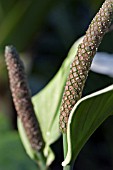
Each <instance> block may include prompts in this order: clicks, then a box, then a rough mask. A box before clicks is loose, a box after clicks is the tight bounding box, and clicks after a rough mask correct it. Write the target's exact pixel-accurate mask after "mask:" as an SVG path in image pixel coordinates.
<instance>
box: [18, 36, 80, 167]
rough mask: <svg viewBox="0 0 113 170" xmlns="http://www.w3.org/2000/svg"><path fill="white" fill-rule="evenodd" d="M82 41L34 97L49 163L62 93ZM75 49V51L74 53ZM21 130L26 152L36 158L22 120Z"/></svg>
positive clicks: (57, 126)
mask: <svg viewBox="0 0 113 170" xmlns="http://www.w3.org/2000/svg"><path fill="white" fill-rule="evenodd" d="M81 41H82V38H80V39H79V40H78V41H77V42H76V43H75V44H74V48H72V49H71V50H70V52H69V54H68V57H67V58H66V59H65V61H64V63H63V64H62V66H61V68H60V70H59V71H58V73H57V74H56V75H55V77H54V78H53V79H52V80H51V81H50V83H49V84H48V85H47V86H46V87H45V88H44V89H43V90H42V91H41V92H40V93H38V94H36V95H35V96H34V97H33V98H32V101H33V104H34V109H35V113H36V116H37V119H38V121H39V123H40V127H41V130H42V134H43V138H44V141H45V144H46V145H45V149H44V154H45V156H46V157H47V158H48V159H47V164H50V163H51V162H52V161H53V159H54V156H53V153H52V151H51V149H50V145H51V144H52V143H54V142H55V141H56V140H57V139H58V138H59V136H60V131H59V110H60V105H61V100H62V95H63V91H64V86H65V83H66V79H67V76H68V74H69V69H70V63H71V61H72V60H73V58H74V53H76V52H77V47H78V45H79V43H80V42H81ZM73 50H74V53H73ZM18 127H19V132H20V135H21V138H22V141H23V144H24V147H25V149H26V152H27V153H28V154H29V156H30V157H31V158H32V159H36V157H35V156H34V152H33V151H32V149H31V147H30V145H29V143H28V139H27V137H26V135H25V132H24V130H23V127H22V123H21V121H18Z"/></svg>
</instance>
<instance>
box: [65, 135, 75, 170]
mask: <svg viewBox="0 0 113 170" xmlns="http://www.w3.org/2000/svg"><path fill="white" fill-rule="evenodd" d="M63 150H64V159H65V157H66V155H67V150H68V144H67V134H63ZM63 170H73V164H69V165H67V166H64V167H63Z"/></svg>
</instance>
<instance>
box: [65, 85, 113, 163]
mask: <svg viewBox="0 0 113 170" xmlns="http://www.w3.org/2000/svg"><path fill="white" fill-rule="evenodd" d="M112 114H113V85H111V86H109V87H107V88H105V89H102V90H100V91H98V92H95V93H92V94H90V95H88V96H86V97H83V98H82V99H80V100H79V101H78V102H77V103H76V104H75V106H74V108H73V109H72V111H71V114H70V116H69V123H68V129H67V142H68V151H67V155H66V158H65V160H64V162H63V163H62V165H63V166H66V165H68V164H70V163H71V162H73V161H74V160H75V159H76V157H77V155H78V154H79V152H80V150H81V149H82V147H83V146H84V144H85V143H86V142H87V140H88V139H89V138H90V136H91V135H92V134H93V132H94V131H95V130H96V129H97V128H98V127H99V126H100V125H101V124H102V123H103V121H104V120H105V119H106V118H108V116H110V115H112Z"/></svg>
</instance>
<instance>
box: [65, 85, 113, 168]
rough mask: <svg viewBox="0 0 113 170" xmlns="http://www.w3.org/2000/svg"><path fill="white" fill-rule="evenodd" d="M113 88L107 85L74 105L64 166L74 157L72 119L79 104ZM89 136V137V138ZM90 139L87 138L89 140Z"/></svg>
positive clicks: (69, 123) (69, 122)
mask: <svg viewBox="0 0 113 170" xmlns="http://www.w3.org/2000/svg"><path fill="white" fill-rule="evenodd" d="M112 90H113V85H110V86H108V87H106V88H104V89H102V90H99V91H97V92H94V93H92V94H89V95H87V96H85V97H83V98H81V99H80V100H79V101H78V102H77V103H76V104H75V106H74V107H73V109H72V111H71V113H70V116H69V120H68V127H67V143H68V151H67V155H66V158H65V160H64V161H63V162H62V166H66V165H68V164H69V163H70V162H71V158H72V150H71V148H72V147H71V121H72V118H73V116H74V115H75V114H76V110H77V108H78V106H79V105H80V104H81V103H82V102H84V101H85V100H87V99H90V98H92V97H95V96H98V95H101V94H103V93H107V92H108V91H112ZM99 126H100V125H99ZM99 126H98V127H99ZM92 134H93V132H92ZM92 134H91V135H92ZM89 138H90V137H89ZM89 138H88V139H89ZM88 139H87V140H88Z"/></svg>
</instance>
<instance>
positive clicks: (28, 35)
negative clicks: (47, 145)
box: [0, 0, 113, 170]
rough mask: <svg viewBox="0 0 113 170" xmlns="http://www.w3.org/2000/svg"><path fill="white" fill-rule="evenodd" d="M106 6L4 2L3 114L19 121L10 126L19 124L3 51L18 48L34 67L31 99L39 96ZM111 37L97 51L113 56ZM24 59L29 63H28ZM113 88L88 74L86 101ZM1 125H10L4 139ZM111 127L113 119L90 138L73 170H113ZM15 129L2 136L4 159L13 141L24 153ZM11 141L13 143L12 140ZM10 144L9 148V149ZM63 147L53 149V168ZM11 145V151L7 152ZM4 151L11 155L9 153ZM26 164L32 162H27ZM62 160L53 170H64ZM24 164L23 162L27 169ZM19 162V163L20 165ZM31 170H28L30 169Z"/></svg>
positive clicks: (47, 0) (0, 25) (74, 1)
mask: <svg viewBox="0 0 113 170" xmlns="http://www.w3.org/2000/svg"><path fill="white" fill-rule="evenodd" d="M103 1H104V0H100V1H98V0H93V1H89V0H60V1H57V0H54V1H52V0H34V1H32V0H28V1H22V0H10V2H7V1H4V0H0V52H1V55H0V112H3V114H5V115H6V116H7V117H10V118H11V119H13V116H14V115H15V116H14V117H15V119H14V120H13V121H12V122H13V123H15V124H16V112H15V110H14V108H13V105H12V102H11V98H10V97H9V96H10V93H9V87H8V79H7V74H6V67H5V64H4V63H5V62H4V57H3V50H4V45H6V44H13V45H15V46H16V47H17V50H18V51H19V52H22V53H23V58H24V59H25V63H26V62H27V61H28V60H29V61H30V66H29V67H28V66H27V67H28V73H29V75H28V78H29V83H30V87H31V90H32V94H36V93H37V92H38V91H39V90H41V89H42V87H44V86H45V85H46V84H47V82H48V81H49V80H50V79H51V78H52V77H53V76H54V74H55V73H56V72H57V70H58V69H59V67H60V65H61V63H62V61H63V60H64V58H65V56H66V55H67V52H68V50H69V48H70V47H71V45H72V44H73V42H74V41H75V40H76V39H77V38H79V37H81V36H82V35H84V34H85V31H86V29H87V27H88V25H89V23H90V21H91V19H92V18H93V16H94V15H95V13H96V12H97V11H98V9H99V7H100V5H101V3H102V2H103ZM112 37H113V32H110V33H108V34H107V35H106V36H105V38H104V40H103V42H102V44H101V45H100V48H99V51H107V52H111V53H113V48H112V45H110V44H113V38H112ZM28 54H29V55H28ZM26 55H27V57H25V56H26ZM112 82H113V79H111V78H109V77H107V76H103V75H100V74H96V73H93V72H90V74H89V77H88V80H87V83H86V87H85V90H84V95H86V94H89V93H91V92H94V91H96V90H99V89H101V88H103V87H105V86H107V85H110V84H111V83H112ZM3 122H6V120H4V121H2V122H1V126H0V129H1V130H0V135H1V133H2V132H5V131H4V130H3V129H4V128H5V127H4V126H5V123H3ZM112 122H113V120H112V119H109V120H108V121H106V122H105V123H104V124H103V125H102V126H101V127H100V128H99V130H97V131H96V133H94V135H93V136H92V137H91V139H90V140H89V142H88V143H87V145H86V146H85V147H84V149H83V150H82V151H81V154H80V155H79V157H78V159H77V161H76V164H75V166H76V167H75V168H76V169H77V170H82V169H84V170H87V169H89V170H90V169H91V170H93V169H94V170H95V169H96V170H100V169H103V170H106V169H109V170H112V169H113V166H112V158H113V151H112V148H113V147H112V141H113V135H111V133H110V131H111V129H112V128H113V123H112ZM6 124H7V123H6ZM2 126H3V127H4V128H3V127H2ZM11 127H13V125H9V126H8V127H6V130H7V131H8V129H10V132H8V133H5V134H4V136H3V135H2V136H0V141H1V143H0V148H1V149H2V146H3V143H4V151H3V150H2V151H1V149H0V154H1V155H2V154H3V155H5V156H6V153H8V151H9V150H10V149H12V150H13V148H12V147H13V141H15V143H16V144H17V145H19V146H17V148H18V147H20V151H18V152H19V153H20V152H22V153H23V154H25V153H24V151H21V149H22V148H21V144H20V143H19V138H18V137H17V134H16V135H15V132H14V134H12V133H13V130H12V129H11ZM1 131H2V132H1ZM9 133H10V134H11V137H10V134H9ZM13 135H14V138H13V137H12V136H13ZM7 136H8V137H7ZM3 137H4V138H3ZM8 138H9V140H10V145H11V146H9V145H8V143H7V142H8ZM11 138H12V139H11ZM3 140H4V141H3ZM2 141H3V142H2ZM59 143H60V142H59ZM61 144H62V143H60V144H59V148H60V150H58V146H57V143H55V144H54V145H52V148H53V150H54V152H55V154H56V153H57V156H56V160H55V162H57V159H58V160H59V157H60V156H61V155H62V153H61V149H62V147H61V146H62V145H61ZM7 145H8V146H9V148H7ZM14 146H15V145H14ZM109 147H110V148H109ZM5 148H6V149H7V150H5ZM12 150H11V154H12V155H13V154H14V153H12V152H14V151H12ZM15 150H16V149H15ZM59 153H60V155H59ZM16 154H17V153H15V155H14V157H16ZM20 154H21V153H20ZM22 157H23V156H22ZM25 157H26V155H25ZM11 158H12V157H11V155H9V157H8V158H7V160H10V159H11ZM26 158H27V157H26ZM60 158H61V157H60ZM15 159H16V158H15ZM27 159H28V160H29V158H27ZM62 160H63V158H61V160H59V164H58V165H56V164H55V162H54V163H53V165H54V167H53V169H54V170H57V169H59V170H60V168H61V166H60V163H61V161H62ZM2 161H3V159H2V157H0V169H3V170H6V169H9V167H10V166H12V167H11V169H12V170H13V169H18V167H15V168H13V164H14V162H13V158H12V161H11V162H10V163H9V164H10V165H8V166H9V167H8V168H5V166H7V164H4V161H3V163H2ZM24 161H25V160H24ZM24 161H22V160H21V162H23V164H24ZM15 162H17V163H16V164H17V166H18V162H19V160H15ZM21 162H19V163H20V164H21ZM29 162H30V160H29V161H28V163H27V162H26V163H27V164H28V165H29ZM3 164H4V165H3ZM2 166H4V167H2ZM14 166H16V165H14ZM20 166H22V165H20ZM24 167H26V166H25V164H24ZM29 167H30V165H29ZM29 167H28V169H30V168H29ZM20 169H22V168H20ZM24 169H25V168H24ZM26 169H27V168H26ZM31 169H33V168H31ZM34 169H35V167H34Z"/></svg>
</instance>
